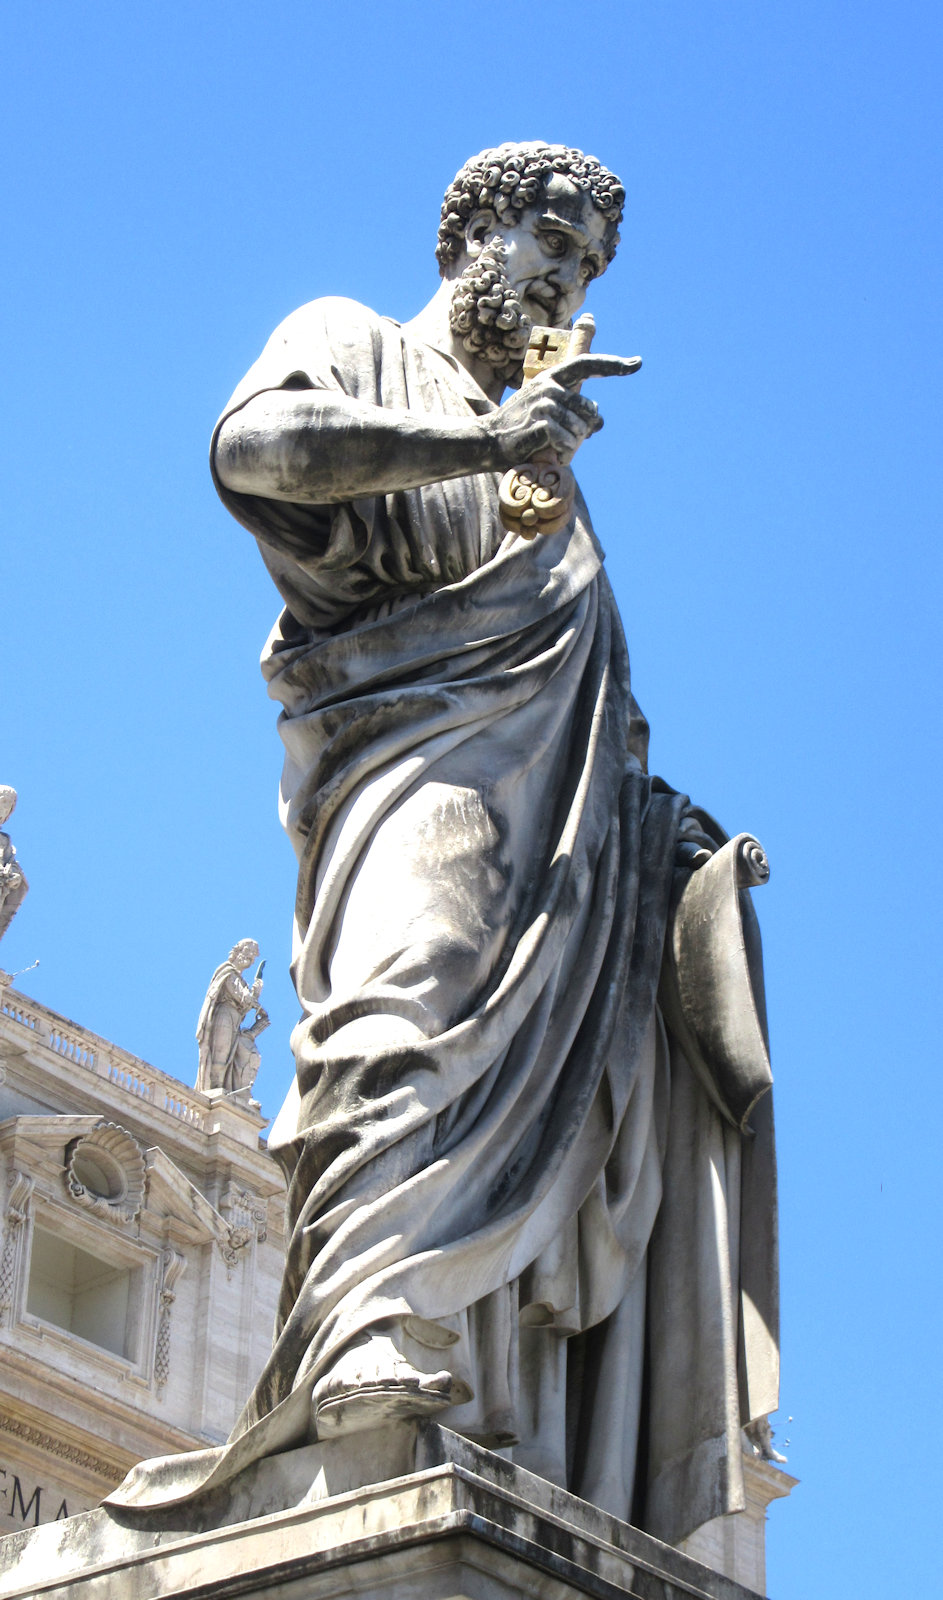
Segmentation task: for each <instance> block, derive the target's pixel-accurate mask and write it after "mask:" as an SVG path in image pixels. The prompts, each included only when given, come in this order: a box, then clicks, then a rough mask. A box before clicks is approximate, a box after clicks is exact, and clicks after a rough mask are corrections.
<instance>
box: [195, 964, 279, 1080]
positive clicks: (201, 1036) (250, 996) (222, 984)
mask: <svg viewBox="0 0 943 1600" xmlns="http://www.w3.org/2000/svg"><path fill="white" fill-rule="evenodd" d="M258 954H259V947H258V945H257V944H256V942H255V940H254V939H240V940H239V943H238V944H236V945H234V946H233V948H232V950H231V951H230V952H229V957H228V959H227V960H226V961H224V962H223V963H222V965H221V966H218V967H217V968H216V971H215V972H214V973H213V976H212V978H211V979H210V984H209V988H208V989H207V991H206V996H205V999H204V1001H203V1005H202V1008H201V1010H200V1016H199V1020H198V1022H197V1025H196V1039H197V1046H198V1048H199V1053H200V1056H199V1059H200V1065H199V1070H198V1072H197V1079H196V1087H197V1088H198V1089H203V1090H213V1089H221V1090H224V1091H225V1092H226V1093H227V1094H234V1093H236V1092H237V1091H238V1090H240V1089H251V1087H252V1085H253V1083H254V1082H255V1077H256V1073H257V1072H258V1070H259V1065H260V1059H259V1047H258V1044H257V1043H256V1040H257V1038H258V1035H259V1034H260V1033H262V1032H264V1030H265V1029H266V1028H267V1027H268V1024H269V1016H268V1012H267V1011H265V1010H264V1008H263V1007H262V1006H260V1005H259V998H260V996H261V994H262V972H261V967H262V966H263V965H264V962H263V963H262V964H261V965H260V968H259V971H258V972H257V974H256V977H255V980H254V982H253V983H251V984H248V983H246V981H245V979H244V978H243V976H242V974H243V973H244V972H245V970H246V968H247V967H250V966H251V965H252V963H253V961H255V960H256V959H257V957H258ZM250 1011H255V1018H254V1020H253V1021H252V1022H251V1023H250V1024H248V1026H247V1025H246V1022H245V1019H246V1017H247V1016H248V1015H249V1012H250Z"/></svg>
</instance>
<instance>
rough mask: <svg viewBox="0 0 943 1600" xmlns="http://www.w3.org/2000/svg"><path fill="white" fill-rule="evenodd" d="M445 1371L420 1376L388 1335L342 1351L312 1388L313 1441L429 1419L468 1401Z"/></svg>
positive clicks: (372, 1336) (461, 1386) (375, 1335)
mask: <svg viewBox="0 0 943 1600" xmlns="http://www.w3.org/2000/svg"><path fill="white" fill-rule="evenodd" d="M465 1391H466V1386H465V1385H464V1384H462V1383H456V1381H455V1379H454V1378H453V1376H452V1374H451V1372H446V1371H441V1372H432V1373H430V1372H420V1371H419V1370H418V1369H417V1368H416V1367H414V1366H413V1365H412V1364H411V1362H409V1361H407V1360H406V1357H405V1356H403V1355H401V1354H400V1352H399V1350H397V1348H396V1346H395V1344H394V1343H393V1340H392V1339H391V1338H390V1336H389V1335H388V1334H384V1333H371V1334H370V1335H369V1337H368V1338H367V1339H366V1341H365V1342H364V1343H362V1344H358V1345H354V1346H353V1347H352V1348H351V1349H349V1350H345V1351H344V1353H343V1354H342V1355H341V1356H340V1357H339V1358H338V1360H337V1361H336V1362H335V1364H334V1366H333V1367H332V1368H331V1370H330V1372H328V1373H325V1375H324V1377H323V1378H321V1379H320V1380H319V1381H318V1382H317V1383H316V1384H315V1386H314V1396H313V1404H314V1414H315V1420H316V1425H317V1430H318V1438H319V1439H327V1438H331V1437H333V1436H334V1435H336V1434H341V1433H357V1432H359V1431H360V1430H361V1429H364V1428H376V1427H382V1425H383V1424H384V1423H385V1422H396V1421H399V1420H401V1419H406V1418H410V1417H429V1416H434V1415H435V1414H436V1412H438V1411H445V1410H446V1409H447V1408H448V1407H449V1406H452V1405H456V1404H457V1403H459V1402H461V1401H462V1400H466V1399H467V1398H468V1395H467V1393H466V1392H465Z"/></svg>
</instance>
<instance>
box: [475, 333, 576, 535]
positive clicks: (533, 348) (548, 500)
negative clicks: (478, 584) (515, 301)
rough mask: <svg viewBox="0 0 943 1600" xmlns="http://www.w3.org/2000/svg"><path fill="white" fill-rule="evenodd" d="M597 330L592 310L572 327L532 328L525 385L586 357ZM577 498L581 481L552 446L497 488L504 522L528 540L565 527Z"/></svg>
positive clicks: (504, 480) (511, 472)
mask: <svg viewBox="0 0 943 1600" xmlns="http://www.w3.org/2000/svg"><path fill="white" fill-rule="evenodd" d="M595 332H596V324H595V322H594V320H593V318H592V316H591V315H590V313H589V312H586V313H584V315H583V316H581V317H580V318H579V319H578V320H577V321H576V322H575V323H574V325H573V327H572V328H542V327H533V328H531V331H530V339H529V340H528V343H527V351H526V353H525V356H524V379H523V381H524V383H529V382H530V381H531V380H532V379H533V378H538V377H539V376H540V374H541V373H542V372H547V371H548V370H549V368H551V367H556V366H559V364H560V362H561V361H567V360H569V358H570V357H571V356H582V355H586V354H587V353H588V351H589V347H590V345H591V344H592V342H593V334H594V333H595ZM576 388H577V390H578V389H579V385H576ZM575 499H576V480H575V478H574V477H573V474H572V472H571V471H570V469H569V467H567V466H565V465H564V464H563V462H561V461H560V460H559V459H558V458H557V456H556V455H555V453H554V452H553V451H552V450H546V451H540V452H538V454H537V455H536V456H535V457H534V459H533V460H532V461H527V462H524V463H523V464H522V465H521V466H519V467H512V469H511V471H510V472H506V473H505V474H504V477H503V478H502V479H501V484H500V487H499V489H498V508H499V512H500V516H501V522H502V524H503V526H504V527H505V528H507V529H508V531H509V532H510V533H519V534H521V536H522V537H523V538H525V539H534V538H536V536H537V534H538V533H544V534H547V533H556V532H557V531H558V529H560V528H563V527H565V526H566V524H567V523H568V522H569V520H570V517H571V515H572V513H573V503H574V501H575Z"/></svg>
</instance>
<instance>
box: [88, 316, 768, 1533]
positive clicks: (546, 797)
mask: <svg viewBox="0 0 943 1600" xmlns="http://www.w3.org/2000/svg"><path fill="white" fill-rule="evenodd" d="M289 382H290V383H291V384H292V385H293V386H298V385H301V386H304V385H308V386H311V387H314V388H319V387H323V388H331V387H334V388H336V389H337V390H338V391H340V392H343V393H344V394H346V395H348V396H349V397H352V398H356V399H360V400H367V401H369V403H371V404H377V405H384V406H389V407H393V408H400V409H402V410H404V411H408V410H415V409H421V410H423V411H424V412H425V413H426V414H427V415H428V414H430V413H432V414H434V413H435V412H436V411H437V410H439V411H441V412H443V413H444V414H453V415H458V414H467V412H468V409H469V407H471V408H472V409H473V410H478V411H482V410H486V409H487V408H488V404H489V402H488V401H487V400H486V399H485V397H484V396H482V395H481V393H480V391H477V392H476V390H475V386H474V384H473V383H472V381H471V380H470V379H469V378H468V375H467V374H465V373H463V372H462V371H461V369H460V368H458V367H457V366H456V364H455V363H454V362H451V361H450V360H449V358H447V357H445V356H443V355H442V354H441V353H440V352H438V351H435V350H431V349H429V348H428V347H425V346H420V345H417V344H414V343H413V342H412V341H411V340H410V339H409V338H408V335H406V334H405V333H404V332H403V330H400V329H399V328H398V327H397V326H396V325H395V324H393V323H390V322H387V321H385V320H384V319H380V318H374V317H373V316H372V314H371V313H368V312H366V311H364V309H363V308H362V307H356V306H352V305H351V303H350V302H322V303H316V304H315V306H314V307H308V308H304V309H303V310H302V312H299V313H296V314H295V318H294V319H289V321H288V323H286V324H284V325H283V327H282V329H280V330H278V332H277V333H276V335H274V336H273V340H272V341H271V342H270V346H269V347H268V348H267V351H266V352H265V354H264V355H263V357H262V358H261V359H260V362H259V363H257V365H256V368H254V369H253V370H252V372H251V373H250V374H249V375H248V377H247V379H246V380H245V381H244V383H243V384H242V385H240V387H239V389H237V391H236V394H235V395H234V397H233V400H232V401H231V402H230V406H229V407H228V408H227V411H226V413H224V415H228V414H230V413H231V412H232V411H233V410H235V409H238V408H239V406H240V405H242V404H244V403H245V402H246V401H247V400H248V399H249V398H251V397H252V395H254V394H256V393H258V392H260V390H264V389H266V388H277V387H280V386H283V385H285V384H286V383H289ZM221 493H222V496H223V499H224V501H225V502H226V504H227V505H228V506H229V508H230V509H231V510H232V511H233V513H234V514H235V515H236V516H237V517H238V518H239V519H240V520H241V521H243V522H244V523H245V525H246V526H247V527H249V528H251V530H252V531H253V532H254V533H255V534H256V536H257V537H258V538H259V541H260V548H261V549H262V551H263V554H264V556H265V559H266V562H267V564H268V566H269V570H270V571H271V573H272V575H273V577H274V578H275V581H276V583H277V584H278V586H279V588H280V589H281V592H282V594H283V597H284V598H285V601H286V606H287V610H286V612H285V613H284V614H283V617H282V619H281V621H280V623H279V625H278V627H277V628H276V630H275V632H274V634H273V636H272V638H271V640H270V641H269V645H268V647H267V650H266V654H265V657H264V660H263V670H264V672H265V675H266V678H267V680H268V683H269V688H270V692H271V693H272V695H273V696H274V697H275V698H276V699H277V700H278V701H279V702H280V703H281V706H282V708H283V709H282V715H281V718H280V731H281V734H282V738H283V741H284V745H285V751H286V758H285V767H284V773H283V781H282V797H281V799H282V815H283V819H284V821H285V825H286V827H287V829H288V832H289V835H290V837H291V838H292V841H293V844H294V846H295V849H296V851H297V854H298V859H299V876H298V891H297V900H296V907H295V939H294V950H293V974H294V979H295V984H296V988H297V992H298V996H299V1000H300V1002H301V1005H302V1010H303V1015H302V1019H301V1021H300V1022H299V1024H298V1026H297V1027H296V1029H295V1031H294V1034H293V1040H292V1043H293V1049H294V1053H295V1059H296V1064H297V1085H296V1088H295V1090H294V1092H293V1095H292V1096H291V1097H290V1101H291V1103H290V1108H289V1109H287V1110H286V1112H285V1113H284V1114H283V1115H282V1116H281V1117H280V1118H279V1122H278V1124H277V1126H276V1129H275V1130H274V1134H273V1138H274V1142H275V1143H276V1144H277V1145H279V1146H280V1151H281V1157H282V1159H283V1161H284V1163H285V1165H286V1168H287V1169H288V1170H289V1171H290V1173H291V1178H290V1189H289V1218H290V1222H291V1238H290V1243H289V1249H288V1259H287V1263H286V1272H285V1278H284V1282H283V1286H282V1293H281V1297H280V1303H279V1311H278V1320H277V1327H276V1341H275V1345H274V1348H273V1353H272V1356H271V1358H270V1360H269V1362H268V1363H267V1365H266V1368H265V1371H264V1372H263V1374H262V1375H261V1377H260V1379H259V1382H258V1384H257V1385H256V1388H255V1391H254V1393H253V1395H252V1396H251V1398H250V1400H249V1403H248V1405H247V1407H246V1410H245V1412H244V1413H243V1416H242V1418H241V1419H240V1422H239V1423H238V1424H237V1428H236V1430H235V1434H234V1439H233V1442H232V1443H231V1445H230V1446H229V1447H228V1449H227V1450H226V1451H222V1452H215V1453H214V1452H202V1453H200V1456H199V1458H197V1457H193V1458H191V1466H190V1468H187V1467H186V1466H184V1467H182V1468H178V1471H177V1475H176V1480H175V1481H176V1484H177V1487H176V1488H174V1487H173V1484H172V1482H171V1478H170V1477H169V1476H167V1475H166V1474H163V1469H160V1468H154V1469H152V1470H151V1471H150V1475H149V1476H148V1473H147V1472H142V1473H140V1474H139V1475H138V1477H137V1478H136V1479H135V1478H134V1477H133V1475H132V1479H129V1480H128V1483H127V1484H126V1485H125V1486H123V1488H122V1489H121V1490H119V1491H118V1492H117V1495H116V1496H114V1497H112V1498H113V1499H117V1501H118V1503H123V1504H139V1505H143V1504H157V1503H160V1502H161V1501H162V1500H163V1502H164V1503H166V1501H167V1499H168V1497H170V1498H174V1499H177V1498H181V1497H183V1496H184V1495H185V1494H187V1493H191V1492H196V1491H198V1490H199V1489H200V1488H206V1487H208V1486H211V1485H212V1484H215V1483H216V1482H219V1481H221V1479H222V1478H225V1477H227V1476H231V1475H232V1472H233V1471H234V1470H238V1468H239V1467H240V1466H241V1465H243V1464H245V1462H246V1461H247V1460H251V1459H254V1457H255V1456H258V1455H259V1454H263V1453H266V1452H267V1451H271V1450H276V1449H284V1448H287V1447H288V1445H289V1444H292V1443H298V1442H301V1440H302V1439H303V1438H305V1437H307V1436H309V1434H310V1428H311V1391H312V1388H313V1385H314V1384H315V1383H316V1382H317V1380H318V1378H319V1377H321V1376H322V1375H324V1374H326V1373H328V1372H329V1371H330V1370H331V1367H332V1365H333V1363H334V1362H335V1361H336V1359H337V1358H338V1356H339V1355H340V1354H341V1353H342V1352H343V1351H344V1350H345V1349H347V1348H349V1346H350V1345H351V1343H352V1342H354V1341H355V1340H356V1339H358V1338H359V1337H361V1336H362V1335H363V1334H364V1333H365V1332H366V1331H367V1330H369V1329H372V1328H376V1327H378V1326H380V1327H390V1326H394V1327H396V1328H397V1329H398V1330H399V1336H400V1338H401V1339H402V1341H403V1342H404V1347H407V1348H409V1349H410V1350H411V1351H412V1352H413V1353H417V1352H418V1354H417V1355H416V1359H417V1361H419V1362H421V1359H422V1354H423V1351H425V1352H426V1354H427V1355H428V1354H429V1352H430V1350H431V1351H433V1352H434V1358H435V1359H434V1367H435V1368H436V1369H437V1368H439V1367H441V1366H442V1365H445V1366H447V1367H449V1368H450V1369H451V1371H452V1373H453V1377H454V1378H455V1380H456V1387H457V1390H458V1391H460V1392H461V1393H462V1394H467V1395H468V1398H467V1399H465V1400H464V1401H463V1402H462V1403H461V1404H457V1405H456V1406H454V1407H453V1408H452V1409H451V1410H450V1411H448V1412H445V1413H444V1414H443V1415H442V1419H441V1420H442V1421H443V1422H444V1424H445V1425H446V1426H452V1427H455V1428H456V1429H458V1431H460V1432H464V1433H467V1434H468V1435H469V1436H471V1437H474V1438H477V1439H479V1440H481V1441H482V1442H485V1443H488V1444H490V1445H491V1446H492V1447H495V1448H502V1449H505V1450H508V1451H509V1452H510V1453H511V1454H512V1456H513V1458H514V1459H515V1460H517V1461H519V1462H521V1464H523V1465H526V1466H530V1467H532V1468H533V1469H534V1470H537V1471H541V1472H543V1473H544V1474H545V1475H546V1476H549V1477H553V1478H555V1479H556V1480H557V1481H558V1482H561V1483H565V1484H568V1485H569V1486H570V1487H572V1488H574V1489H575V1490H576V1492H578V1493H582V1494H585V1495H586V1496H587V1497H588V1498H590V1499H592V1500H594V1501H596V1503H598V1504H600V1505H602V1506H604V1507H605V1509H607V1510H610V1511H612V1512H614V1513H615V1514H616V1515H619V1516H622V1517H626V1518H628V1517H629V1516H632V1517H633V1518H634V1520H636V1521H637V1522H639V1524H640V1525H641V1526H643V1527H645V1528H647V1529H648V1530H649V1531H651V1532H653V1533H655V1534H657V1535H659V1536H660V1537H662V1538H666V1539H669V1540H672V1541H677V1540H678V1539H680V1538H683V1537H684V1536H685V1535H686V1534H687V1533H689V1532H690V1531H691V1530H692V1529H693V1527H694V1526H696V1525H697V1524H698V1523H700V1522H701V1521H705V1520H708V1519H709V1518H710V1517H713V1516H716V1515H719V1514H721V1513H722V1512H725V1511H730V1510H736V1509H739V1508H740V1507H741V1506H742V1504H743V1485H742V1473H741V1469H740V1443H739V1429H740V1425H741V1422H742V1421H746V1420H749V1416H750V1414H749V1413H744V1411H743V1396H745V1395H747V1394H749V1396H750V1403H751V1404H756V1405H759V1406H762V1407H764V1408H765V1410H768V1409H770V1403H769V1402H770V1398H771V1395H772V1394H773V1390H774V1383H773V1381H772V1379H773V1378H774V1370H775V1362H774V1359H773V1357H772V1356H771V1354H770V1351H771V1349H772V1348H773V1347H774V1344H775V1328H774V1327H773V1326H772V1320H773V1314H772V1311H771V1310H770V1306H771V1298H770V1296H769V1294H767V1295H766V1297H765V1299H764V1296H763V1294H762V1293H761V1292H760V1290H758V1289H757V1288H756V1284H757V1283H758V1282H760V1280H761V1278H762V1272H760V1271H758V1270H757V1263H759V1262H760V1261H762V1260H763V1259H764V1256H763V1249H764V1248H766V1247H767V1246H768V1243H769V1237H770V1227H769V1217H770V1215H771V1210H770V1208H771V1206H772V1200H771V1190H770V1187H769V1184H770V1179H771V1173H772V1167H771V1165H770V1160H769V1159H767V1157H768V1156H769V1145H768V1143H767V1145H766V1146H765V1147H764V1148H765V1149H766V1151H767V1157H764V1159H765V1160H766V1165H765V1167H764V1166H763V1165H762V1163H754V1165H753V1166H752V1167H751V1168H750V1177H749V1181H745V1180H742V1177H741V1143H742V1140H741V1136H740V1134H739V1133H737V1132H735V1131H734V1130H732V1129H731V1128H730V1127H729V1126H728V1125H727V1124H726V1123H724V1121H723V1119H722V1118H721V1117H720V1116H719V1114H718V1112H717V1110H716V1109H715V1107H714V1106H713V1105H712V1104H711V1102H710V1099H709V1097H708V1096H707V1095H706V1094H705V1092H704V1089H703V1087H702V1085H701V1084H699V1082H698V1081H697V1078H696V1076H695V1075H694V1074H693V1073H692V1072H691V1070H690V1068H689V1067H688V1064H687V1062H686V1061H685V1059H684V1056H683V1053H682V1051H681V1049H680V1046H679V1044H678V1042H677V1040H676V1039H674V1038H672V1037H671V1035H670V1033H669V1031H668V1030H667V1029H666V1026H665V1022H664V1019H663V1017H662V1014H661V1011H660V1009H659V1006H658V1003H657V993H658V985H659V979H660V974H661V967H662V956H663V950H664V947H665V938H666V930H667V928H668V924H669V918H670V916H671V913H672V907H673V903H674V902H673V897H674V895H675V894H676V891H677V887H678V877H677V869H676V865H675V863H676V851H677V845H678V842H679V839H680V838H683V837H696V838H697V839H698V840H700V841H701V842H703V841H704V831H703V829H704V824H703V818H702V814H700V813H696V812H695V811H694V808H692V807H691V806H690V804H689V803H688V802H687V801H686V799H685V797H684V796H682V795H679V794H677V793H675V792H674V791H673V790H671V789H669V788H668V787H667V786H666V785H665V784H663V783H660V782H659V780H657V779H652V778H650V777H649V776H648V774H647V770H646V741H647V728H646V726H645V723H644V719H643V718H642V717H641V714H640V712H639V711H638V707H637V706H636V704H635V701H634V699H633V696H632V691H631V684H630V676H629V663H628V655H627V652H626V648H625V641H624V638H623V634H622V628H621V624H620V622H619V618H618V614H617V611H616V607H615V603H614V601H613V598H612V595H611V591H610V589H609V585H608V583H607V580H606V578H605V576H604V573H603V571H602V554H601V551H600V550H599V546H598V544H597V542H596V540H595V537H594V535H593V533H592V529H591V526H590V524H589V519H588V516H587V514H586V511H585V507H584V506H583V505H582V503H581V502H580V503H578V506H577V510H576V513H575V516H574V519H573V521H572V522H571V524H570V525H569V527H567V528H565V529H562V530H560V532H558V533H557V534H554V535H552V536H550V537H549V538H543V539H541V540H539V541H537V542H536V543H535V544H533V545H530V544H527V543H525V542H524V541H522V540H520V539H518V538H515V537H513V536H510V535H508V536H505V535H504V533H503V530H502V529H501V528H500V525H499V521H498V517H497V503H496V488H495V482H494V479H493V477H492V476H491V475H488V474H482V475H479V476H477V477H474V478H466V479H455V480H451V481H450V482H448V483H445V484H432V485H429V486H427V487H426V488H424V489H419V490H414V491H409V492H408V493H406V494H397V495H390V496H387V497H385V499H378V500H376V501H371V502H367V503H366V504H361V503H357V504H356V505H348V506H341V507H336V506H334V507H320V508H319V507H308V506H286V505H284V504H281V503H280V504H274V503H266V502H260V501H257V500H254V499H252V498H251V497H246V496H239V495H234V494H231V493H229V492H228V491H226V490H224V489H223V488H222V487H221ZM757 1173H759V1176H757ZM745 1195H748V1196H749V1203H750V1207H751V1208H752V1211H753V1214H752V1215H748V1214H745V1213H744V1206H743V1197H744V1196H745ZM751 1230H752V1232H753V1233H757V1232H758V1233H759V1234H760V1235H762V1238H763V1240H764V1241H765V1243H764V1246H763V1247H762V1248H761V1247H759V1246H755V1245H753V1244H750V1243H749V1242H747V1243H745V1244H744V1243H742V1242H741V1237H742V1235H743V1234H744V1232H746V1233H748V1234H749V1233H751ZM741 1258H743V1259H745V1260H747V1261H749V1262H750V1263H752V1264H753V1265H752V1267H751V1270H752V1272H753V1280H754V1294H755V1299H754V1300H753V1301H751V1304H752V1307H753V1312H752V1320H751V1317H750V1316H747V1317H746V1318H745V1317H744V1316H743V1315H742V1313H741V1305H740V1301H741V1296H740V1262H741ZM767 1287H768V1284H767ZM754 1347H755V1349H754ZM751 1351H752V1353H751ZM756 1351H759V1352H760V1355H759V1357H758V1358H757V1356H756ZM757 1359H758V1360H759V1366H760V1367H761V1368H762V1372H763V1377H762V1381H761V1380H759V1379H756V1380H755V1381H754V1382H753V1384H752V1387H751V1383H750V1381H749V1379H748V1378H747V1377H746V1372H747V1369H748V1368H749V1369H750V1371H752V1372H754V1373H756V1371H757V1370H758V1369H757ZM772 1404H775V1398H774V1397H773V1399H772ZM753 1414H754V1415H755V1414H760V1413H758V1412H755V1413H753ZM162 1474H163V1475H162ZM181 1484H183V1485H184V1487H183V1488H182V1489H181V1488H180V1485H181Z"/></svg>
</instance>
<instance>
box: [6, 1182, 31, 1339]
mask: <svg viewBox="0 0 943 1600" xmlns="http://www.w3.org/2000/svg"><path fill="white" fill-rule="evenodd" d="M32 1193H33V1179H32V1178H31V1177H30V1175H29V1174H28V1173H26V1172H20V1171H19V1170H18V1169H17V1168H15V1167H14V1168H13V1169H11V1171H10V1172H8V1174H7V1198H6V1205H5V1207H4V1224H5V1226H4V1230H3V1251H2V1254H0V1327H3V1326H4V1324H5V1323H6V1322H8V1321H9V1319H10V1317H11V1315H12V1313H13V1306H14V1304H15V1301H16V1280H17V1269H18V1267H19V1261H20V1251H21V1248H22V1238H23V1224H24V1223H25V1222H26V1220H27V1218H28V1216H29V1204H30V1199H31V1197H32Z"/></svg>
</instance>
